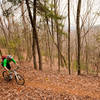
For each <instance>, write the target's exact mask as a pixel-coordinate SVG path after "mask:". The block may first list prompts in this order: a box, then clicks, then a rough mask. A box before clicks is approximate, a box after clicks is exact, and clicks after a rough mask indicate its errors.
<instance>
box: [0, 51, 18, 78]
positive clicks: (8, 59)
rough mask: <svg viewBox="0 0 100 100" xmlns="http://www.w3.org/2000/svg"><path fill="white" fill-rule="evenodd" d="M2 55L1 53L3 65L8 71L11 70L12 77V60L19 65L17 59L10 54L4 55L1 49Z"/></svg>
mask: <svg viewBox="0 0 100 100" xmlns="http://www.w3.org/2000/svg"><path fill="white" fill-rule="evenodd" d="M0 55H1V59H2V61H1V65H2V66H3V67H4V68H5V69H6V71H7V72H9V75H10V79H12V76H11V74H10V73H11V71H10V70H11V66H10V62H13V63H15V64H16V65H18V64H17V63H16V61H15V60H14V58H13V57H12V56H11V55H8V56H2V52H1V50H0Z"/></svg>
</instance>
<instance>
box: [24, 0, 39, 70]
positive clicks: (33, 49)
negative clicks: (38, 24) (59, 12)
mask: <svg viewBox="0 0 100 100" xmlns="http://www.w3.org/2000/svg"><path fill="white" fill-rule="evenodd" d="M26 5H27V9H28V14H29V18H30V21H31V26H32V33H33V35H32V38H33V42H32V51H33V63H34V68H35V69H37V64H36V54H35V34H36V29H35V24H34V23H35V21H36V20H33V19H32V13H31V10H30V6H29V1H28V0H26ZM33 22H34V23H33Z"/></svg>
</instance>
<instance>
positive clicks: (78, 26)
mask: <svg viewBox="0 0 100 100" xmlns="http://www.w3.org/2000/svg"><path fill="white" fill-rule="evenodd" d="M80 10H81V0H78V6H77V18H76V31H77V43H78V47H77V51H78V55H77V68H78V75H80V74H81V67H80V50H81V47H80V43H81V38H80Z"/></svg>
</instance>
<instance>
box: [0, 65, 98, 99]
mask: <svg viewBox="0 0 100 100" xmlns="http://www.w3.org/2000/svg"><path fill="white" fill-rule="evenodd" d="M0 69H1V68H0ZM0 72H1V71H0ZM18 72H19V73H20V74H21V75H23V76H24V78H25V81H26V82H25V85H24V86H20V85H17V84H16V82H15V80H12V81H10V82H5V81H4V79H3V77H2V75H1V74H0V100H100V77H94V76H89V75H81V76H77V75H75V74H74V75H68V74H67V72H66V71H65V69H64V71H63V70H62V71H61V72H60V73H58V72H57V71H51V70H49V69H48V70H46V69H45V70H44V71H35V70H33V67H32V65H31V64H24V65H23V66H22V67H21V68H20V69H19V71H18Z"/></svg>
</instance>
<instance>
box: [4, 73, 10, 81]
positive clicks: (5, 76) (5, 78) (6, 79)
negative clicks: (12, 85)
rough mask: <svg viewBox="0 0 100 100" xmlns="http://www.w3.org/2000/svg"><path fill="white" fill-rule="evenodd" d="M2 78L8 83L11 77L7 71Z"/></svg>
mask: <svg viewBox="0 0 100 100" xmlns="http://www.w3.org/2000/svg"><path fill="white" fill-rule="evenodd" d="M2 76H3V78H4V80H5V81H7V82H9V81H10V78H9V77H10V76H9V74H8V73H7V71H3V72H2Z"/></svg>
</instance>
